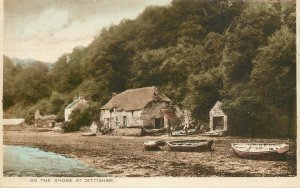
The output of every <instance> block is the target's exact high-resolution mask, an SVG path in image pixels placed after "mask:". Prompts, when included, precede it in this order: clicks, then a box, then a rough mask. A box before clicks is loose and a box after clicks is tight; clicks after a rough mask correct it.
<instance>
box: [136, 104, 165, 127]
mask: <svg viewBox="0 0 300 188" xmlns="http://www.w3.org/2000/svg"><path fill="white" fill-rule="evenodd" d="M167 107H168V104H167V103H166V102H151V103H149V104H148V105H147V106H146V107H145V108H144V110H143V112H142V114H141V119H142V120H143V126H144V127H147V128H154V127H155V118H164V114H163V113H162V111H161V109H164V108H167ZM167 123H168V121H167V120H166V118H164V127H166V126H167Z"/></svg>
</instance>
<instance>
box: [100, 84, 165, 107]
mask: <svg viewBox="0 0 300 188" xmlns="http://www.w3.org/2000/svg"><path fill="white" fill-rule="evenodd" d="M152 101H165V102H170V101H171V100H170V99H169V98H168V97H167V96H165V95H164V94H162V93H160V92H159V91H158V90H157V88H156V87H154V86H153V87H143V88H137V89H128V90H126V91H124V92H122V93H119V94H117V95H115V96H113V97H112V99H111V100H110V101H108V103H106V104H105V105H104V106H103V107H102V108H101V109H102V110H110V109H112V108H117V109H118V110H126V111H130V110H141V109H143V108H145V106H146V105H147V104H148V103H149V102H152Z"/></svg>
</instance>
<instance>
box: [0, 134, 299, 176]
mask: <svg viewBox="0 0 300 188" xmlns="http://www.w3.org/2000/svg"><path fill="white" fill-rule="evenodd" d="M181 139H193V140H194V139H212V140H214V143H213V150H212V151H205V152H172V151H168V148H167V146H165V148H162V150H160V151H145V150H144V147H143V143H144V141H148V140H166V141H167V140H181ZM3 142H4V144H5V145H21V146H29V147H37V148H40V149H42V150H44V151H51V152H55V153H59V154H62V155H64V156H67V157H72V158H76V159H78V160H80V161H82V162H84V163H85V164H88V165H89V166H91V167H94V168H98V169H102V170H104V171H105V172H107V173H109V174H111V175H112V176H128V177H149V176H150V177H153V176H175V177H178V176H183V177H215V176H218V177H279V176H280V177H290V176H291V177H292V176H295V175H296V171H297V170H296V166H297V164H296V142H295V140H293V139H259V138H255V139H251V138H240V137H230V136H228V137H204V136H193V137H168V136H165V135H163V136H155V137H150V136H146V137H127V136H103V135H99V136H94V137H83V136H81V133H65V134H60V133H53V132H29V131H5V132H4V133H3ZM233 142H235V143H236V142H246V143H247V142H268V143H287V144H289V145H290V150H289V152H288V154H287V156H286V159H285V160H280V161H264V160H251V159H241V158H238V157H237V156H236V155H235V154H234V153H233V151H232V149H231V147H230V144H231V143H233Z"/></svg>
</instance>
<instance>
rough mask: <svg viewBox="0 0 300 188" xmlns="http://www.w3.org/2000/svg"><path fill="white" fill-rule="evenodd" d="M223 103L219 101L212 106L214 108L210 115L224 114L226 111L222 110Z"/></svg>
mask: <svg viewBox="0 0 300 188" xmlns="http://www.w3.org/2000/svg"><path fill="white" fill-rule="evenodd" d="M222 105H223V103H222V102H220V101H217V102H216V104H215V105H214V106H213V107H212V109H211V110H210V112H209V115H210V116H213V115H214V116H218V115H221V116H224V115H225V113H224V112H223V110H222Z"/></svg>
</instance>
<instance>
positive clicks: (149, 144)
mask: <svg viewBox="0 0 300 188" xmlns="http://www.w3.org/2000/svg"><path fill="white" fill-rule="evenodd" d="M165 144H166V143H165V141H163V140H158V141H154V140H150V141H146V142H144V148H145V150H147V151H150V150H160V146H164V145H165Z"/></svg>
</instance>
